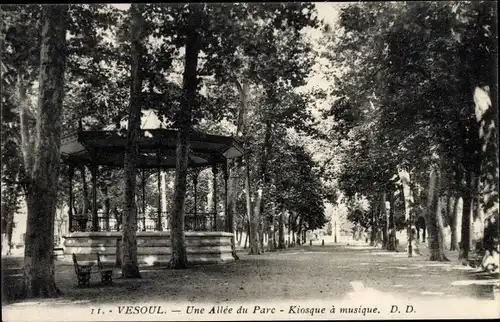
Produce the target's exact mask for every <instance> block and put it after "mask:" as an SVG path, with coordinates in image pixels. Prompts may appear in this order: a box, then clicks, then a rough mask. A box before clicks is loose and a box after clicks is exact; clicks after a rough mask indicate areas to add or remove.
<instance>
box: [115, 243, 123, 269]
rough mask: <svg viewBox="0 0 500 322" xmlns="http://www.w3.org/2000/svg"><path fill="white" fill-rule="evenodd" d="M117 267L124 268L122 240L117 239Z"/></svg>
mask: <svg viewBox="0 0 500 322" xmlns="http://www.w3.org/2000/svg"><path fill="white" fill-rule="evenodd" d="M115 256H116V257H115V267H122V240H121V239H120V238H117V239H116V251H115Z"/></svg>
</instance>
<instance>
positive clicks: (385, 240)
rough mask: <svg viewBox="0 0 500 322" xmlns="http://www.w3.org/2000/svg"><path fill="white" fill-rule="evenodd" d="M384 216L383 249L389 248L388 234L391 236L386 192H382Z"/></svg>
mask: <svg viewBox="0 0 500 322" xmlns="http://www.w3.org/2000/svg"><path fill="white" fill-rule="evenodd" d="M381 207H382V218H383V221H382V222H383V224H384V226H383V228H382V248H383V249H386V248H387V244H388V242H389V241H388V236H389V220H388V219H389V218H388V217H389V214H388V211H387V207H386V192H385V191H384V192H382V205H381Z"/></svg>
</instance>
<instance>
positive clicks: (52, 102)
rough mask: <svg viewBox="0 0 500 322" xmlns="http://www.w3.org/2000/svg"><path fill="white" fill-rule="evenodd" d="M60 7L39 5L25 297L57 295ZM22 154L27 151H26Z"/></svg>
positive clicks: (63, 20)
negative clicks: (55, 265)
mask: <svg viewBox="0 0 500 322" xmlns="http://www.w3.org/2000/svg"><path fill="white" fill-rule="evenodd" d="M67 15H68V7H67V6H66V5H58V6H44V7H43V8H42V20H41V21H42V33H41V50H40V74H39V75H40V76H39V97H38V113H37V120H36V144H35V150H34V160H35V161H34V162H33V163H32V166H33V168H31V169H26V172H28V173H31V175H32V176H31V178H30V179H31V180H30V184H29V187H28V188H27V194H26V201H27V206H28V218H27V224H26V240H25V250H24V287H23V290H22V295H23V296H25V297H28V298H33V297H53V296H56V295H58V294H59V293H60V291H59V289H58V288H57V286H56V283H55V276H54V258H53V256H52V254H53V248H54V216H55V211H56V202H57V187H58V177H59V167H60V164H59V158H60V145H61V132H62V124H61V115H62V100H63V95H64V91H63V89H64V69H65V62H66V54H65V53H66V30H67V18H68V17H67ZM26 154H27V153H26Z"/></svg>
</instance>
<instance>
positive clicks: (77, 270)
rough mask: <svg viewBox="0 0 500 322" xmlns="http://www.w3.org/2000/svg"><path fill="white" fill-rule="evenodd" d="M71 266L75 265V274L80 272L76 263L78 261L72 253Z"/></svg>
mask: <svg viewBox="0 0 500 322" xmlns="http://www.w3.org/2000/svg"><path fill="white" fill-rule="evenodd" d="M73 266H74V267H75V272H76V274H78V273H79V272H80V267H79V265H78V261H77V260H76V255H75V254H73Z"/></svg>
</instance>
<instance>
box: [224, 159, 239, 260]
mask: <svg viewBox="0 0 500 322" xmlns="http://www.w3.org/2000/svg"><path fill="white" fill-rule="evenodd" d="M228 168H229V174H228V179H227V180H228V182H227V187H228V188H227V189H228V190H227V191H226V193H227V197H226V200H227V213H226V215H227V218H226V220H227V227H228V232H229V233H232V234H233V237H232V238H231V249H232V254H233V258H234V259H235V260H237V259H239V257H238V255H237V254H236V237H237V234H238V230H237V229H235V226H236V221H235V220H234V215H235V213H236V209H237V208H236V200H237V198H236V189H237V171H238V165H237V163H236V160H234V161H233V162H230V163H229V165H228ZM240 242H241V241H240Z"/></svg>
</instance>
